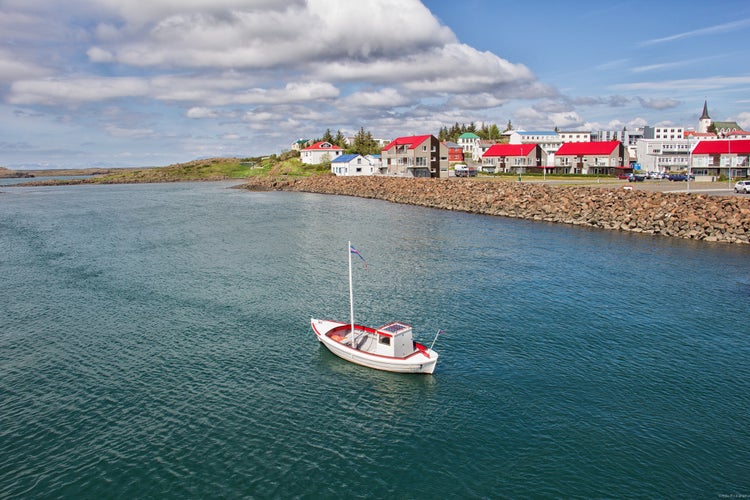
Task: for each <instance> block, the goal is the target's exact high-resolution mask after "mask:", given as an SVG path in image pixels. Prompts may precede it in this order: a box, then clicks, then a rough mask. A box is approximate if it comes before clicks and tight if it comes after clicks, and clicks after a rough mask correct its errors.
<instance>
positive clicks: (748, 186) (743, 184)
mask: <svg viewBox="0 0 750 500" xmlns="http://www.w3.org/2000/svg"><path fill="white" fill-rule="evenodd" d="M734 192H735V193H745V194H750V181H737V182H736V183H735V185H734Z"/></svg>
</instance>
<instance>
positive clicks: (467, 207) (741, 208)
mask: <svg viewBox="0 0 750 500" xmlns="http://www.w3.org/2000/svg"><path fill="white" fill-rule="evenodd" d="M239 187H241V188H244V189H248V190H254V191H264V190H278V191H299V192H310V193H321V194H335V195H344V196H357V197H361V198H376V199H380V200H386V201H391V202H394V203H405V204H409V205H419V206H424V207H432V208H441V209H446V210H460V211H463V212H470V213H478V214H485V215H498V216H502V217H514V218H520V219H529V220H537V221H546V222H555V223H562V224H573V225H579V226H588V227H594V228H601V229H609V230H618V231H630V232H634V233H646V234H653V235H662V236H670V237H677V238H687V239H694V240H702V241H710V242H726V243H739V244H748V243H750V197H747V198H745V197H740V196H709V195H706V194H697V193H661V192H648V191H642V190H636V189H633V190H627V189H622V188H621V187H611V186H608V187H606V186H605V187H591V186H564V185H555V186H551V185H545V184H532V183H521V182H498V181H483V180H476V179H452V178H451V179H418V178H396V177H377V176H363V177H333V176H314V177H305V178H268V177H266V178H257V179H251V180H249V182H248V183H247V184H244V185H242V186H239Z"/></svg>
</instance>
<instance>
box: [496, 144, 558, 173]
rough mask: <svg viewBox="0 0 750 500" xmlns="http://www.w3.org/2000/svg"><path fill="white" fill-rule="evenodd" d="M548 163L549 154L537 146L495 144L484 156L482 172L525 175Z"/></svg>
mask: <svg viewBox="0 0 750 500" xmlns="http://www.w3.org/2000/svg"><path fill="white" fill-rule="evenodd" d="M546 163H547V154H546V153H545V152H544V150H543V149H542V148H541V147H540V146H539V145H537V144H495V145H493V146H492V147H491V148H489V149H488V150H487V152H486V153H484V155H483V156H482V171H484V172H488V173H508V172H514V173H518V174H525V173H527V172H529V171H538V170H539V169H540V168H542V167H544V166H545V165H546Z"/></svg>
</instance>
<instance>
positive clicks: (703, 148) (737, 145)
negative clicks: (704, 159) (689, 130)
mask: <svg viewBox="0 0 750 500" xmlns="http://www.w3.org/2000/svg"><path fill="white" fill-rule="evenodd" d="M749 153H750V139H735V140H731V141H701V142H699V143H698V145H697V146H695V149H693V154H694V155H721V154H741V155H746V154H749Z"/></svg>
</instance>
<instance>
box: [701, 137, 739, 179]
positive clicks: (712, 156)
mask: <svg viewBox="0 0 750 500" xmlns="http://www.w3.org/2000/svg"><path fill="white" fill-rule="evenodd" d="M691 172H692V173H693V174H694V175H695V176H696V177H698V176H705V177H713V178H717V177H719V176H724V177H728V178H730V179H736V178H738V177H749V176H750V140H747V139H733V140H720V141H701V142H699V143H698V144H697V145H696V146H695V148H694V149H693V151H692V154H691Z"/></svg>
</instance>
